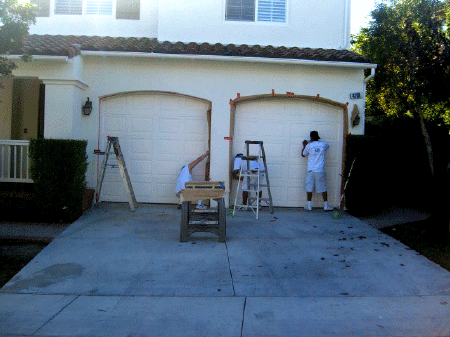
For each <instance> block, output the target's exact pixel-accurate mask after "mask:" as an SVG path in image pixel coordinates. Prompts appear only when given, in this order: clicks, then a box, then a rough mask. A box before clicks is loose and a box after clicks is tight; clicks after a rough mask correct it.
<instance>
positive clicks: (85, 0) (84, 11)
mask: <svg viewBox="0 0 450 337" xmlns="http://www.w3.org/2000/svg"><path fill="white" fill-rule="evenodd" d="M58 1H60V0H55V1H54V4H53V6H54V7H53V11H52V12H53V15H58V16H59V15H61V16H68V15H73V16H85V15H89V16H111V17H113V16H114V15H115V11H116V1H115V0H109V1H110V2H111V12H108V13H101V12H100V13H99V12H97V13H88V3H89V2H108V0H79V1H80V2H81V13H80V14H78V13H67V14H66V13H56V7H57V5H56V3H57V2H58Z"/></svg>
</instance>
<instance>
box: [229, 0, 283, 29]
mask: <svg viewBox="0 0 450 337" xmlns="http://www.w3.org/2000/svg"><path fill="white" fill-rule="evenodd" d="M288 1H289V0H254V6H255V8H254V12H255V14H254V17H253V20H230V19H227V18H226V12H227V4H228V0H224V15H223V18H224V21H225V22H234V23H263V24H286V23H287V20H288V19H287V18H288ZM264 2H270V3H273V2H284V20H282V21H279V20H273V19H272V18H273V13H274V11H273V10H272V11H270V17H271V19H270V20H263V19H260V4H261V3H264Z"/></svg>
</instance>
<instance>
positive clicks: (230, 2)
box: [225, 0, 255, 21]
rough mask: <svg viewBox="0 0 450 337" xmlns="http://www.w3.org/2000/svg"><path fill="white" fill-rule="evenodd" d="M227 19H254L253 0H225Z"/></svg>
mask: <svg viewBox="0 0 450 337" xmlns="http://www.w3.org/2000/svg"><path fill="white" fill-rule="evenodd" d="M225 20H227V21H255V0H227V4H226V10H225Z"/></svg>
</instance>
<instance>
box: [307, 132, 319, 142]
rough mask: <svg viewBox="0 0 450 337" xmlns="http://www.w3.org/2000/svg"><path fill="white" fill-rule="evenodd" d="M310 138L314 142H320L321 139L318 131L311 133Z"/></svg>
mask: <svg viewBox="0 0 450 337" xmlns="http://www.w3.org/2000/svg"><path fill="white" fill-rule="evenodd" d="M309 137H310V138H311V140H312V141H318V140H319V139H320V137H319V133H318V132H317V131H311V133H310V134H309Z"/></svg>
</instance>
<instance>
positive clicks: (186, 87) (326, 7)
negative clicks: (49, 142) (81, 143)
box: [0, 0, 376, 207]
mask: <svg viewBox="0 0 450 337" xmlns="http://www.w3.org/2000/svg"><path fill="white" fill-rule="evenodd" d="M33 2H35V3H36V4H38V5H39V15H38V18H37V23H36V25H34V26H32V27H31V29H30V36H29V37H28V38H27V39H26V41H25V44H24V47H23V49H22V50H21V51H17V54H20V52H28V53H30V54H31V55H33V60H32V61H31V62H28V63H23V62H21V61H20V60H19V58H18V56H17V58H16V59H17V64H18V69H16V70H15V71H14V78H11V79H10V80H9V82H8V81H5V83H4V88H3V89H1V91H0V95H1V98H2V103H1V104H2V109H3V111H4V112H5V114H3V113H2V126H1V129H0V139H29V138H31V137H36V136H37V135H43V136H45V137H46V138H73V139H85V140H88V155H89V164H90V165H89V169H88V174H87V182H88V186H89V187H95V186H96V183H97V177H98V170H99V160H100V162H101V158H98V156H97V155H95V154H94V149H101V150H103V149H104V147H105V144H106V139H107V136H108V135H110V136H117V137H119V140H120V144H121V147H122V150H123V152H124V156H125V160H126V163H127V167H128V170H129V172H130V176H131V181H132V183H133V187H134V190H135V194H136V197H137V200H138V202H148V203H176V202H177V199H176V197H175V193H174V188H175V181H176V178H177V175H178V173H179V171H180V169H181V167H182V166H183V165H185V164H186V163H189V162H190V161H192V160H193V159H195V158H196V157H197V156H199V155H200V154H202V153H204V151H205V150H207V149H210V152H211V156H210V178H211V180H223V181H225V182H226V186H231V185H232V184H231V183H230V182H231V178H230V167H231V166H232V165H233V158H234V155H235V154H236V153H238V152H242V151H243V149H244V141H245V140H262V141H264V146H265V150H266V154H267V161H268V168H269V172H270V183H271V190H272V195H273V200H274V205H275V206H287V207H300V206H303V205H304V204H305V200H306V195H305V193H304V182H303V180H304V175H305V171H306V160H305V159H303V158H301V156H300V149H301V143H302V141H303V140H304V139H308V138H309V132H310V131H311V130H317V131H319V134H320V136H321V138H322V140H324V141H326V142H328V143H329V144H330V150H329V151H328V153H327V174H328V180H329V182H328V183H329V186H328V189H329V199H330V204H331V205H333V206H337V204H338V203H339V197H340V193H341V188H342V181H341V179H342V178H341V173H342V166H343V164H342V163H343V159H344V156H345V153H344V143H345V138H346V135H347V134H348V133H353V134H363V133H364V97H365V85H366V83H367V81H368V80H369V79H370V78H371V77H372V76H373V74H374V71H375V68H376V65H374V64H371V63H370V61H369V60H368V59H366V58H365V57H363V56H361V55H358V54H356V53H353V52H351V51H349V44H350V42H349V39H350V27H349V25H350V0H322V1H315V0H302V1H297V0H176V1H175V0H164V1H158V0H34V1H33ZM12 57H14V56H12ZM367 69H370V70H372V73H371V75H370V76H367V77H366V75H365V70H367ZM88 98H89V100H90V101H91V102H92V111H91V112H90V114H85V113H83V110H82V106H83V105H84V104H85V102H86V101H87V99H88ZM17 102H21V104H17ZM358 122H359V123H358ZM204 171H205V164H204V163H203V164H202V166H201V167H200V168H198V169H197V168H196V172H195V178H196V179H199V180H203V179H204ZM103 186H104V187H103V190H102V200H104V201H126V196H125V193H124V191H123V187H122V184H121V180H120V177H119V175H118V174H114V173H109V174H108V175H107V176H106V178H105V182H104V185H103ZM231 190H232V188H230V187H228V188H227V192H228V197H229V198H228V200H227V201H229V200H234V199H233V194H234V192H233V193H230V191H231ZM316 201H317V202H318V201H320V200H316Z"/></svg>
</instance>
